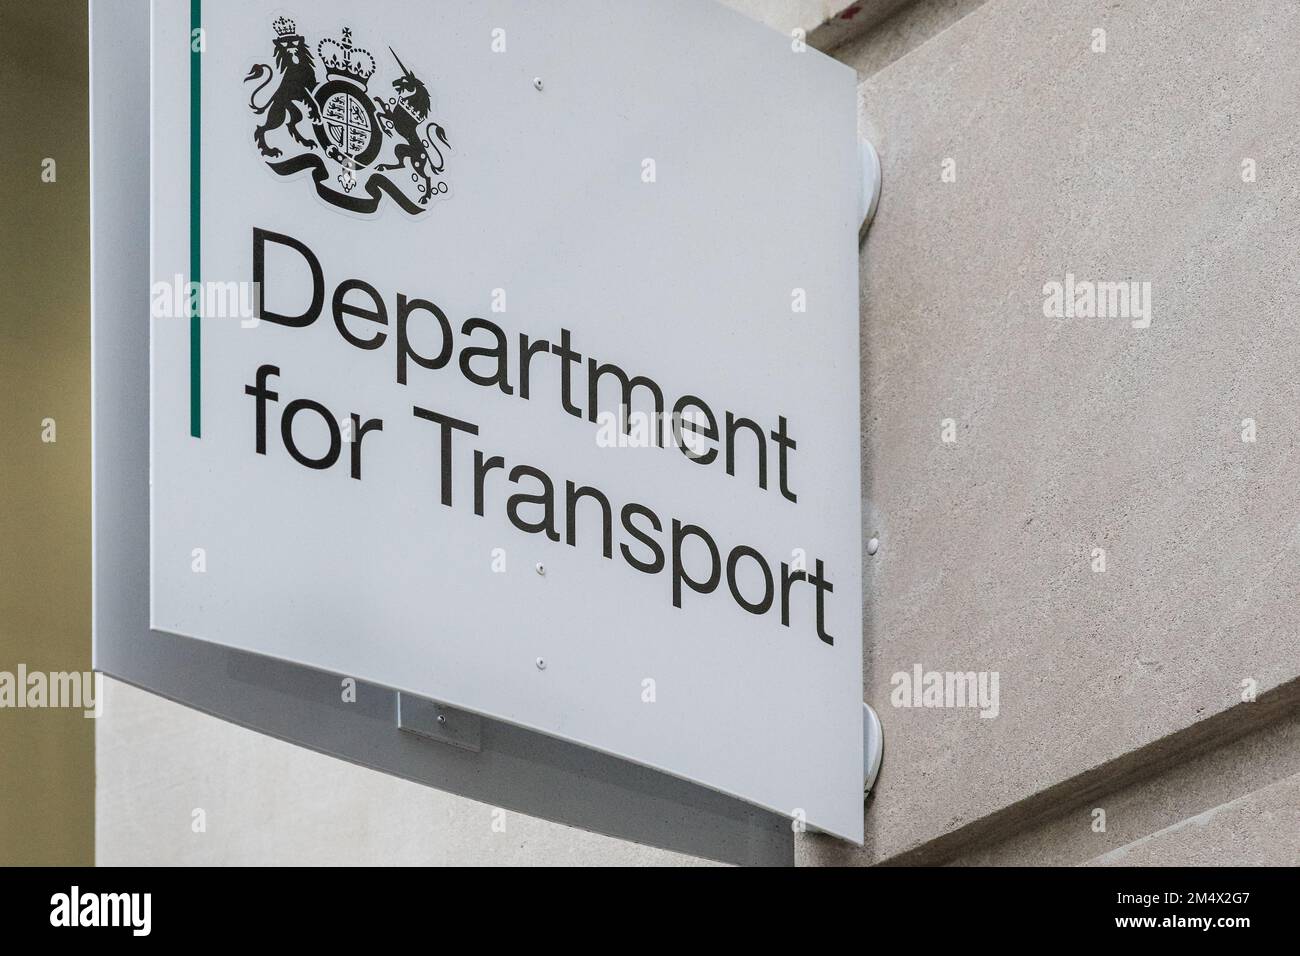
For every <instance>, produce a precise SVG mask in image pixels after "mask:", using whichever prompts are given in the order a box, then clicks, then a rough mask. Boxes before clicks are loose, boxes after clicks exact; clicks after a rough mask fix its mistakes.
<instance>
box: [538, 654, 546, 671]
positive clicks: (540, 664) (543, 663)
mask: <svg viewBox="0 0 1300 956" xmlns="http://www.w3.org/2000/svg"><path fill="white" fill-rule="evenodd" d="M537 669H538V670H539V671H544V670H546V658H545V657H539V658H537Z"/></svg>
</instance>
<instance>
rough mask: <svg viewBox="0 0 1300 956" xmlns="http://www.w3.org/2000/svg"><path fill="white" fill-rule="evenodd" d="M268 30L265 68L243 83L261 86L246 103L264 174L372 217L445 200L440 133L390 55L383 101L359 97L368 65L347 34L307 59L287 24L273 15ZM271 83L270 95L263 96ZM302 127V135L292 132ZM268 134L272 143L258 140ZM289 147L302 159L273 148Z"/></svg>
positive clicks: (409, 77)
mask: <svg viewBox="0 0 1300 956" xmlns="http://www.w3.org/2000/svg"><path fill="white" fill-rule="evenodd" d="M272 27H273V29H274V30H275V45H274V60H275V67H274V68H272V67H271V65H270V64H267V63H258V64H256V65H254V66H253V68H252V69H251V70H249V72H248V76H247V77H245V78H244V82H245V83H251V82H254V81H257V80H260V81H261V83H260V84H259V85H258V86H257V87H256V88H255V89H254V90H253V94H252V96H251V97H250V98H249V103H248V105H249V107H250V108H251V109H252V111H253V112H254V113H255V114H256V115H257V116H260V117H262V118H263V122H262V123H261V124H260V125H259V126H258V127H257V129H256V130H255V131H254V133H253V140H254V142H256V143H257V148H258V149H259V150H260V151H261V154H262V156H263V157H264V158H265V159H266V161H267V166H269V167H270V168H271V169H272V170H273V171H274V172H276V173H277V174H279V175H281V176H292V175H294V174H295V173H300V172H304V171H308V172H310V173H311V177H312V179H313V180H314V181H315V184H316V191H317V193H318V194H319V195H320V197H321V198H322V199H324V200H325V201H326V202H329V203H331V204H332V205H334V206H337V207H339V208H340V209H346V210H348V211H350V212H357V213H373V212H375V211H376V210H378V209H379V205H380V203H381V202H382V201H383V198H384V196H385V195H387V196H389V197H390V198H391V199H392V200H393V201H394V202H396V203H397V205H398V206H400V207H401V208H402V209H403V210H405V211H406V212H407V213H410V214H411V215H413V216H414V215H420V214H422V213H424V212H426V211H427V210H428V208H429V204H430V201H431V200H432V199H433V198H434V197H438V196H445V195H447V191H448V185H447V181H446V179H445V178H444V177H443V171H444V169H445V168H446V153H445V152H444V150H446V151H450V149H451V144H450V143H449V142H448V141H447V133H446V131H445V130H444V129H443V128H442V127H441V126H440V125H439V124H438V123H436V122H434V120H433V119H432V117H431V116H430V114H431V113H432V110H433V102H432V97H431V96H430V94H429V88H428V86H426V85H425V83H424V81H422V80H421V79H420V78H419V77H417V76H416V75H415V74H414V73H413V72H411V71H410V70H409V69H407V68H406V65H405V64H403V63H402V61H401V60H400V59H398V56H397V54H396V52H394V51H393V49H392V48H391V47H389V51H388V52H389V53H391V54H392V57H393V60H394V62H395V63H396V64H397V67H398V69H399V70H400V74H399V75H398V76H397V79H395V80H393V81H392V89H393V93H392V94H391V95H389V96H388V98H387V99H385V98H383V97H379V96H373V95H372V94H371V93H370V92H369V90H368V84H369V82H370V80H371V78H372V77H373V76H374V74H375V71H376V69H377V66H378V64H377V62H376V60H375V57H374V56H372V55H371V53H370V52H369V51H368V50H365V49H362V48H360V47H358V46H355V45H354V43H353V39H352V30H351V29H350V28H347V27H345V28H344V29H343V33H342V36H341V37H340V38H339V39H337V40H335V39H326V40H322V41H321V42H320V43H319V44H318V45H317V47H316V53H315V54H314V55H313V53H312V49H311V46H310V44H308V42H307V41H306V39H305V38H304V37H303V36H302V35H301V34H299V33H298V27H297V24H295V23H294V21H293V20H289V19H287V18H285V17H280V18H278V19H277V20H276V21H275V22H274V23H273V24H272ZM322 69H323V70H324V74H325V76H324V80H323V81H322V79H321V77H320V75H319V73H318V70H322ZM277 77H278V83H276V81H277ZM272 83H276V86H275V89H274V92H272V93H270V94H269V98H263V96H264V91H265V90H266V89H267V87H269V86H270V85H271V84H272ZM306 122H309V123H310V124H311V126H310V128H311V135H305V134H304V133H303V130H302V128H301V127H302V124H303V123H306ZM272 134H276V141H277V142H278V143H279V145H275V144H274V143H273V142H272V141H271V140H270V139H269V138H268V137H271V136H272ZM290 144H293V145H295V146H297V147H301V148H302V149H303V152H300V153H298V154H297V155H293V156H290V157H288V158H285V152H284V149H282V148H281V147H285V148H288V147H289V146H290ZM389 145H391V147H392V148H391V149H387V148H386V147H388V146H389ZM380 159H385V160H388V161H386V162H379V160H380Z"/></svg>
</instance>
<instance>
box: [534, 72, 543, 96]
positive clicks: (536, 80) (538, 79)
mask: <svg viewBox="0 0 1300 956" xmlns="http://www.w3.org/2000/svg"><path fill="white" fill-rule="evenodd" d="M533 89H535V90H537V92H539V93H540V92H541V91H542V78H541V77H540V76H535V77H533Z"/></svg>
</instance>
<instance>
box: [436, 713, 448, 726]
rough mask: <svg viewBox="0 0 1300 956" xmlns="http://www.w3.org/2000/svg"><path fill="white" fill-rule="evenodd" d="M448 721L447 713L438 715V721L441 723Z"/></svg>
mask: <svg viewBox="0 0 1300 956" xmlns="http://www.w3.org/2000/svg"><path fill="white" fill-rule="evenodd" d="M446 722H447V715H446V714H439V715H438V723H440V724H445V723H446Z"/></svg>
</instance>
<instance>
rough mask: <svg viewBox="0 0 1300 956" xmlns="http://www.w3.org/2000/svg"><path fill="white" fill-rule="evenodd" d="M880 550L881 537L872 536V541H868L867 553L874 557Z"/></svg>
mask: <svg viewBox="0 0 1300 956" xmlns="http://www.w3.org/2000/svg"><path fill="white" fill-rule="evenodd" d="M879 550H880V539H879V538H872V539H871V540H870V541H868V542H867V554H868V555H870V556H871V557H873V558H874V557H875V556H876V552H877V551H879Z"/></svg>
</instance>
